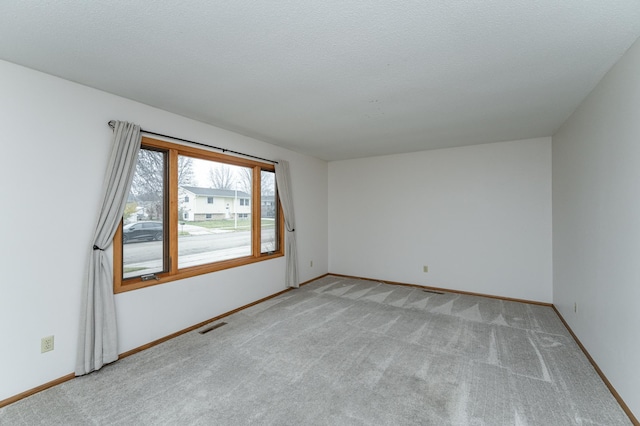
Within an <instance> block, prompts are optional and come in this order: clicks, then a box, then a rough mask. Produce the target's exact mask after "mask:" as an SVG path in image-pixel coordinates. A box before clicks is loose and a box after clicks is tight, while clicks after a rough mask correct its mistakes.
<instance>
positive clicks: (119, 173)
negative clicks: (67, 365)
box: [75, 121, 141, 376]
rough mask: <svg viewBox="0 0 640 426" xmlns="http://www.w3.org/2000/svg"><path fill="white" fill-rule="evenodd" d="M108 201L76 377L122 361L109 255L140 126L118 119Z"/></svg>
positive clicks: (86, 291)
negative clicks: (119, 352)
mask: <svg viewBox="0 0 640 426" xmlns="http://www.w3.org/2000/svg"><path fill="white" fill-rule="evenodd" d="M114 123H115V124H114V129H113V147H112V150H111V156H110V158H109V163H108V167H107V173H106V176H105V180H104V185H103V189H102V191H103V192H102V193H103V201H102V208H101V209H100V213H99V217H98V223H97V226H96V231H95V234H94V238H93V244H92V246H93V247H92V250H91V254H90V258H89V268H88V275H87V278H86V280H85V283H84V286H83V289H82V300H81V304H82V305H81V311H80V330H79V336H78V353H77V358H76V370H75V373H76V376H80V375H83V374H87V373H90V372H92V371H94V370H99V369H100V368H101V367H102V366H103V365H104V364H108V363H110V362H113V361H115V360H117V359H118V333H117V329H116V311H115V304H114V299H113V272H112V271H113V269H112V266H111V262H110V261H109V258H108V257H107V256H106V254H105V252H104V251H105V249H107V248H108V247H109V246H110V245H111V244H112V241H113V236H114V235H115V233H116V229H117V228H118V224H119V223H120V220H121V219H122V214H123V212H124V207H125V204H126V202H127V197H128V194H129V188H130V186H131V181H132V180H133V174H134V172H135V168H136V162H137V159H138V151H139V150H140V141H141V136H140V126H138V125H135V124H131V123H126V122H121V121H115V122H114Z"/></svg>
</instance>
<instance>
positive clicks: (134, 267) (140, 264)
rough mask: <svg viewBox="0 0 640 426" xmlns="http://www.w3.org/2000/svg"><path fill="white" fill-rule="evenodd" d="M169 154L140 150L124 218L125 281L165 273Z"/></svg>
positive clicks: (123, 259) (123, 271) (123, 251)
mask: <svg viewBox="0 0 640 426" xmlns="http://www.w3.org/2000/svg"><path fill="white" fill-rule="evenodd" d="M165 175H166V153H164V152H160V151H153V150H149V149H144V148H143V149H140V153H139V154H138V163H137V165H136V172H135V174H134V177H133V182H132V184H131V190H130V191H129V198H128V200H127V205H126V207H125V211H124V215H123V216H122V219H123V223H124V226H123V228H122V277H123V278H131V277H139V276H141V275H145V274H151V273H158V272H163V271H165V270H166V268H165V262H164V257H165V256H164V252H165V250H164V220H165V205H166V203H165Z"/></svg>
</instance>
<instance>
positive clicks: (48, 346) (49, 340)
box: [40, 336, 53, 353]
mask: <svg viewBox="0 0 640 426" xmlns="http://www.w3.org/2000/svg"><path fill="white" fill-rule="evenodd" d="M52 350H53V336H47V337H43V338H42V340H40V352H41V353H45V352H49V351H52Z"/></svg>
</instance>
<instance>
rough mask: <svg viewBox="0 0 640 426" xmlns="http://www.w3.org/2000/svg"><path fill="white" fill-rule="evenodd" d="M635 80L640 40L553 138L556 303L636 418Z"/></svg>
mask: <svg viewBox="0 0 640 426" xmlns="http://www.w3.org/2000/svg"><path fill="white" fill-rule="evenodd" d="M639 76H640V41H638V42H636V43H635V44H634V45H633V46H632V47H631V48H630V50H629V51H628V52H627V53H626V55H625V56H624V57H623V58H622V59H621V60H620V61H619V62H618V63H617V64H616V65H615V66H614V67H613V68H612V69H611V70H610V71H609V73H608V74H607V75H606V76H605V77H604V78H603V80H602V81H601V82H600V83H599V84H598V86H597V87H596V88H595V89H594V90H593V92H592V93H591V94H590V95H589V96H588V97H587V99H586V100H585V101H584V102H583V103H582V105H581V106H580V107H579V108H578V110H577V111H576V112H575V113H574V115H573V116H572V117H571V118H570V119H569V120H568V121H567V122H566V123H565V124H564V125H563V127H562V128H561V129H560V130H559V131H558V132H557V133H556V134H555V135H554V136H553V228H554V237H553V251H554V271H553V272H554V273H553V278H554V291H553V301H554V303H555V305H556V306H557V307H558V309H559V310H560V312H561V313H562V315H563V316H564V318H565V319H566V320H567V322H568V323H569V325H570V326H571V328H572V329H573V331H574V332H575V333H576V334H577V336H578V338H579V339H580V341H581V342H582V343H583V344H584V345H585V347H586V348H587V350H588V351H589V353H590V354H591V355H592V356H593V358H594V359H595V361H596V363H597V364H598V366H599V367H600V368H601V369H602V370H603V372H604V374H605V375H606V376H607V378H608V379H609V381H610V382H611V383H612V384H613V386H614V387H615V388H616V390H617V391H618V392H619V393H620V395H621V396H622V398H623V399H624V400H625V402H626V403H627V405H628V406H629V407H630V409H631V410H632V411H633V412H634V413H635V415H636V417H640V363H639V362H638V360H640V355H639V354H640V332H639V331H638V330H639V327H640V310H639V309H638V302H639V301H640V77H639ZM574 303H577V312H574Z"/></svg>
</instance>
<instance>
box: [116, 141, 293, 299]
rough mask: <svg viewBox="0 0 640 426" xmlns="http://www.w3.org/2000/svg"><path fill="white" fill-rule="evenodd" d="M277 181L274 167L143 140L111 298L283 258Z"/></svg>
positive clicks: (120, 234) (118, 245) (122, 228)
mask: <svg viewBox="0 0 640 426" xmlns="http://www.w3.org/2000/svg"><path fill="white" fill-rule="evenodd" d="M274 177H275V174H274V168H273V165H271V164H267V163H262V162H257V161H254V160H248V159H244V158H239V157H233V156H229V155H225V154H219V153H214V152H210V151H205V150H202V149H198V148H192V147H189V146H184V145H178V144H173V143H169V142H165V141H158V140H155V139H151V138H147V137H144V138H143V139H142V147H141V149H140V154H139V156H138V164H137V167H136V172H135V175H134V178H133V183H132V185H131V191H130V193H129V198H128V203H127V207H126V209H125V213H124V215H123V221H122V225H121V226H120V228H119V229H118V232H117V233H116V236H115V237H114V291H115V292H122V291H128V290H134V289H137V288H142V287H146V286H149V285H155V284H161V283H164V282H169V281H174V280H177V279H181V278H186V277H190V276H195V275H200V274H205V273H209V272H213V271H217V270H221V269H227V268H232V267H236V266H241V265H246V264H249V263H254V262H259V261H262V260H267V259H271V258H273V257H278V256H282V255H283V254H284V253H283V251H282V250H281V247H282V244H281V243H280V241H281V240H282V238H283V231H282V230H283V222H282V215H281V214H280V213H279V210H278V205H277V204H278V203H276V202H275V201H274V200H275V195H276V188H275V179H274ZM187 194H188V195H187ZM265 197H266V198H265ZM214 198H219V199H221V200H219V201H217V202H216V203H214V202H213V201H214ZM265 200H271V201H270V203H271V204H269V205H268V206H265Z"/></svg>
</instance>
